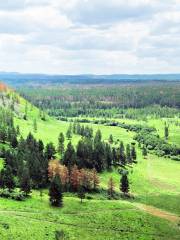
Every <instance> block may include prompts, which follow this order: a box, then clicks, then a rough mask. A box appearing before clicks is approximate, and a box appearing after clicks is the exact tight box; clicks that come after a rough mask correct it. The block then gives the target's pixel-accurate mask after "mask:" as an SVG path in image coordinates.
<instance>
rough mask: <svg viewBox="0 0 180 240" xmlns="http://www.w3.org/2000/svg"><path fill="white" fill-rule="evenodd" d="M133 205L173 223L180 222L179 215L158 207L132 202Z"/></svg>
mask: <svg viewBox="0 0 180 240" xmlns="http://www.w3.org/2000/svg"><path fill="white" fill-rule="evenodd" d="M133 205H134V206H135V207H137V208H138V209H140V210H143V211H145V212H147V213H149V214H151V215H153V216H156V217H160V218H163V219H166V220H169V221H170V222H173V223H177V222H180V217H179V216H177V215H175V214H173V213H170V212H167V211H164V210H161V209H159V208H156V207H153V206H150V205H146V204H142V203H133Z"/></svg>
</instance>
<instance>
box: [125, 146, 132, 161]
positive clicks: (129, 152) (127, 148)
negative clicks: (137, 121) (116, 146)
mask: <svg viewBox="0 0 180 240" xmlns="http://www.w3.org/2000/svg"><path fill="white" fill-rule="evenodd" d="M126 160H127V162H128V163H132V158H131V149H130V145H129V144H127V145H126Z"/></svg>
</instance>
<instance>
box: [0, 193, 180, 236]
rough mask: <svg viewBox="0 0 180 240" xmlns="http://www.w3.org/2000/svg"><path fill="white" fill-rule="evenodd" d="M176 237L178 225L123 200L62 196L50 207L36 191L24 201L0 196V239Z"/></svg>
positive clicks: (178, 232)
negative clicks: (61, 233)
mask: <svg viewBox="0 0 180 240" xmlns="http://www.w3.org/2000/svg"><path fill="white" fill-rule="evenodd" d="M61 230H63V231H64V233H65V236H66V238H62V239H89V240H90V239H97V240H101V239H132V240H136V239H144V240H150V239H157V240H158V239H159V240H160V239H172V240H173V239H178V236H180V231H179V230H178V228H177V226H175V225H173V224H171V223H169V222H168V221H166V220H162V219H160V218H157V217H153V216H151V215H149V214H146V213H144V212H141V211H139V210H138V209H137V208H136V207H134V206H132V205H131V204H128V203H126V202H124V201H107V200H96V199H95V200H85V201H84V202H83V203H82V204H81V203H80V201H79V200H78V199H77V198H75V197H71V196H69V197H65V198H64V207H63V208H62V209H53V208H51V207H50V206H49V203H48V198H47V195H46V194H44V196H43V198H42V199H41V198H40V197H39V195H38V193H37V192H34V193H33V196H32V198H30V199H28V200H27V201H25V202H22V203H19V202H13V201H11V200H4V199H0V237H1V239H29V240H34V239H36V240H42V239H48V240H51V239H61V238H55V234H56V231H61Z"/></svg>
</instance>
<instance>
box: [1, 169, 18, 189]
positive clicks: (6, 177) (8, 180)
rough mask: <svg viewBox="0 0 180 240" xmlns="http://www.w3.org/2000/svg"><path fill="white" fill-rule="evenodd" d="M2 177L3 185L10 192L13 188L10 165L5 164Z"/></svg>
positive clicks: (13, 182)
mask: <svg viewBox="0 0 180 240" xmlns="http://www.w3.org/2000/svg"><path fill="white" fill-rule="evenodd" d="M2 175H3V177H2V179H3V186H4V187H6V188H8V189H9V191H10V192H11V191H12V190H13V189H14V188H15V181H14V176H13V171H12V168H11V167H10V166H8V165H7V166H6V168H5V169H4V170H3V171H2Z"/></svg>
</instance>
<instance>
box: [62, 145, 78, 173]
mask: <svg viewBox="0 0 180 240" xmlns="http://www.w3.org/2000/svg"><path fill="white" fill-rule="evenodd" d="M63 164H64V165H66V167H67V168H68V171H69V172H70V171H71V167H72V166H74V165H75V164H76V152H75V149H74V147H73V145H72V143H71V142H69V143H68V145H67V149H66V151H65V153H64V157H63Z"/></svg>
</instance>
